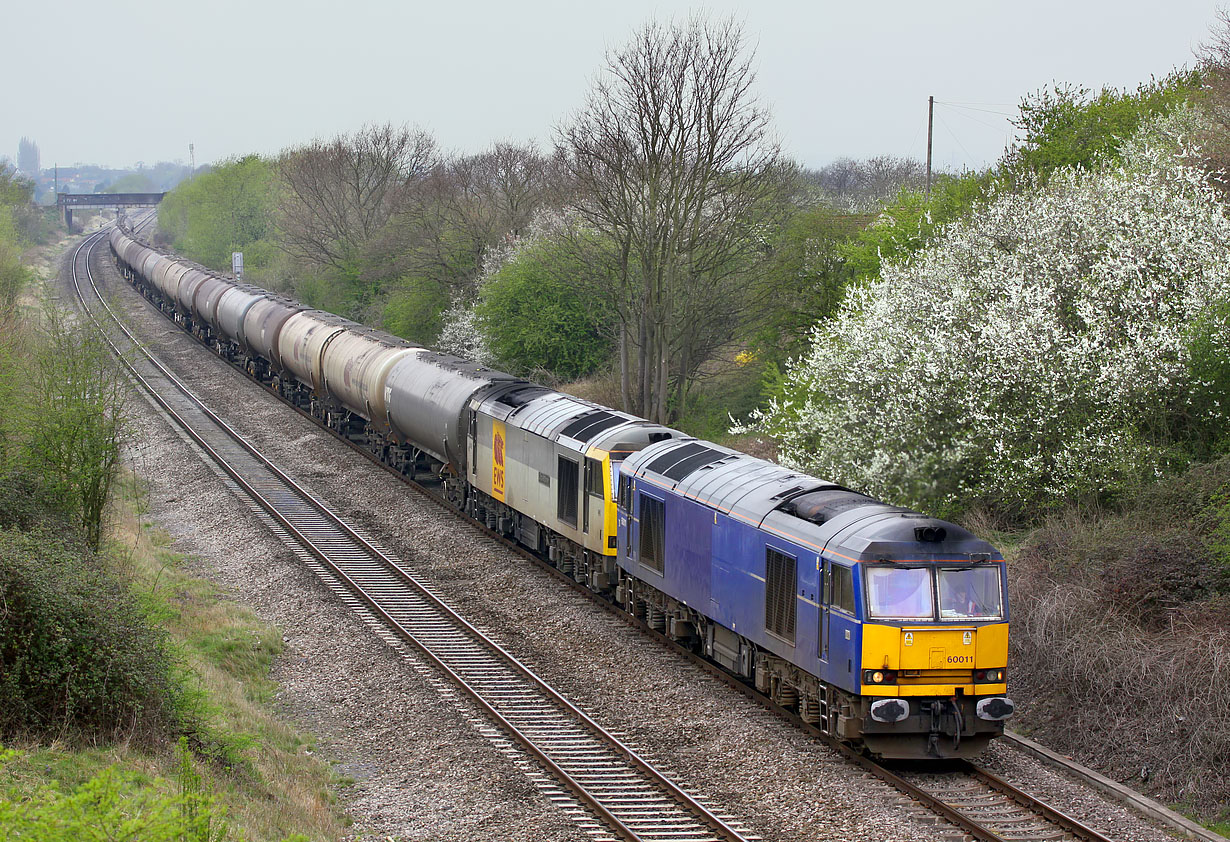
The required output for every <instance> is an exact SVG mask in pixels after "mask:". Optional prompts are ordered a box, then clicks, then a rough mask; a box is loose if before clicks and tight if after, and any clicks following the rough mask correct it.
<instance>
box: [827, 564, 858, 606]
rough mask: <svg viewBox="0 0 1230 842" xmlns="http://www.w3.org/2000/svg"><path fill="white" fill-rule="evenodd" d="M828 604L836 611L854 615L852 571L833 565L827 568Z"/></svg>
mask: <svg viewBox="0 0 1230 842" xmlns="http://www.w3.org/2000/svg"><path fill="white" fill-rule="evenodd" d="M829 570H830V572H831V575H830V577H829V580H830V581H829V603H830V604H831V605H832V606H833V607H834V608H837V609H840V610H842V611H847V612H849V613H851V614H853V613H854V571H852V570H851V569H850V568H849V567H842V566H841V565H840V564H834V565H831V566H830V567H829Z"/></svg>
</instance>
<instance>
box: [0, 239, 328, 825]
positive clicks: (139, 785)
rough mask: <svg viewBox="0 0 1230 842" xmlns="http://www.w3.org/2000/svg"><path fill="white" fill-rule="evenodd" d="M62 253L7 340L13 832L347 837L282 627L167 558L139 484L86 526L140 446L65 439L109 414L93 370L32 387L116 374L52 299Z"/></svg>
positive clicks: (3, 625) (7, 769) (5, 525)
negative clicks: (77, 387)
mask: <svg viewBox="0 0 1230 842" xmlns="http://www.w3.org/2000/svg"><path fill="white" fill-rule="evenodd" d="M67 242H69V241H68V240H62V241H61V242H59V243H55V242H52V243H49V244H48V245H46V246H44V247H41V248H39V249H36V250H32V251H30V252H28V253H27V254H26V256H25V261H26V265H27V266H28V267H30V270H31V272H32V274H33V277H34V279H42V278H46V279H48V282H47V284H46V286H45V288H42V287H41V285H40V284H33V283H32V284H30V285H29V286H27V287H26V289H25V290H23V292H22V294H21V295H20V296H18V297H16V299H15V300H14V302H13V304H14V306H13V307H12V308H11V309H7V310H6V311H5V312H4V314H3V317H4V330H3V331H0V384H2V389H0V391H2V392H3V395H4V399H5V407H6V413H5V415H4V419H3V423H4V429H3V434H4V435H3V436H2V437H0V441H2V442H3V447H0V456H2V457H3V459H2V460H0V468H2V469H3V481H2V482H0V605H2V606H3V610H2V611H0V676H3V678H2V679H0V699H2V702H3V704H2V705H0V708H2V710H3V713H2V714H0V836H3V837H4V838H19V839H45V840H60V839H65V840H67V839H82V838H104V837H105V838H113V837H112V836H107V834H108V833H111V832H114V833H116V834H118V833H119V832H120V828H121V826H123V828H124V832H125V833H127V834H129V835H128V836H125V837H124V838H143V839H155V838H177V839H181V838H182V839H194V840H195V839H210V840H214V839H223V838H239V837H240V836H242V838H247V839H268V840H275V839H278V840H280V839H304V838H337V837H339V836H341V835H343V834H344V833H345V832H346V828H347V824H348V822H349V819H348V818H347V817H346V816H345V815H344V814H343V813H342V811H341V810H340V809H339V808H338V807H337V806H336V802H337V796H336V792H337V789H338V787H339V786H340V785H342V784H344V783H345V780H344V779H343V778H341V777H339V774H338V773H337V772H336V771H335V770H334V769H333V768H332V767H331V766H329V765H328V764H326V763H324V762H322V761H321V760H320V759H318V758H317V757H316V756H315V755H314V752H313V744H312V739H311V737H309V736H307V735H305V734H303V733H300V732H297V731H296V730H295V729H293V728H291V727H290V726H288V725H287V724H285V722H284V721H283V720H282V719H279V717H278V715H277V710H276V706H275V702H276V699H275V693H276V686H275V685H274V683H273V682H272V681H271V679H270V669H271V666H272V665H273V663H274V659H275V657H277V656H278V655H279V653H281V652H282V651H283V650H284V643H283V640H282V634H281V632H280V631H278V630H277V629H276V628H275V627H274V626H272V625H270V624H268V623H264V622H261V621H260V620H258V619H257V617H256V615H255V614H254V613H253V612H252V611H251V610H249V609H246V608H243V607H241V606H240V605H239V604H238V603H236V602H235V601H233V600H232V599H229V598H228V597H227V594H225V593H224V592H223V590H222V589H221V588H219V587H218V586H217V585H215V584H213V583H211V582H209V581H207V580H205V579H203V578H201V577H200V576H199V575H196V574H194V573H193V566H194V560H193V559H191V558H190V557H187V556H185V555H182V554H181V553H179V552H174V551H172V550H171V549H169V548H168V546H167V545H168V543H169V538H168V536H167V533H166V532H165V531H162V530H160V529H158V528H157V527H155V526H154V525H153V523H152V522H151V520H150V519H149V517H148V506H147V502H148V501H147V498H146V495H145V486H144V484H143V483H142V482H141V481H140V480H138V479H137V477H136V475H135V474H133V473H132V472H130V471H118V470H113V471H112V472H110V473H109V478H108V480H107V486H108V487H107V492H108V493H107V494H106V497H108V498H109V500H110V502H109V504H108V505H107V506H106V508H105V509H104V510H103V511H102V512H100V516H99V517H98V518H97V526H96V532H97V539H96V540H94V539H93V538H92V534H91V530H90V529H89V528H87V527H86V526H85V525H84V524H83V517H86V518H88V515H89V512H88V511H86V509H87V508H88V507H84V506H83V505H82V504H81V502H82V499H83V494H84V492H83V488H82V486H83V480H88V479H89V478H90V477H91V476H92V475H94V472H96V469H98V468H99V467H100V462H106V461H107V460H108V459H109V458H110V457H109V456H108V455H107V453H106V451H107V447H102V448H101V449H99V447H98V446H99V445H100V443H101V444H104V445H107V446H108V447H109V446H114V448H115V450H114V451H113V452H111V456H114V455H118V454H119V453H120V452H121V451H125V450H126V451H127V452H128V454H129V456H130V457H131V453H132V450H131V447H132V445H133V442H134V441H136V440H138V439H139V435H135V431H134V430H133V429H132V428H130V427H128V426H126V425H125V424H124V423H120V424H118V426H116V427H111V426H109V425H107V424H103V425H101V427H96V428H95V429H94V430H93V433H94V434H95V435H93V436H92V437H91V436H88V435H84V434H82V435H78V436H77V437H76V438H73V437H71V436H66V435H65V431H64V430H62V429H60V427H61V426H62V425H63V424H64V423H65V422H66V421H72V422H74V423H76V422H81V421H82V419H83V417H86V416H89V415H90V412H89V411H88V410H92V409H99V405H98V404H97V403H93V404H91V403H89V402H86V403H84V404H83V403H81V397H82V396H81V395H79V394H77V395H74V392H73V389H72V386H73V383H74V382H78V383H82V382H86V381H85V380H83V379H82V378H81V377H80V376H78V377H75V378H68V379H66V380H65V381H64V384H63V385H64V389H63V393H60V392H56V391H54V390H50V391H47V390H45V391H44V392H43V393H42V394H41V395H34V394H31V391H30V390H31V389H32V388H34V387H35V386H37V385H40V384H41V385H44V386H45V385H46V383H47V380H48V377H45V376H44V375H47V374H49V373H54V372H55V371H59V370H60V368H59V367H63V366H64V365H66V364H70V363H71V364H72V365H74V366H75V368H74V369H73V371H74V372H75V373H76V374H77V375H82V374H83V373H85V372H87V371H90V372H92V373H93V379H92V380H90V381H89V382H91V383H94V384H97V383H101V382H106V381H107V375H108V368H107V365H106V364H105V361H104V360H103V359H102V358H100V357H97V356H92V351H93V350H94V349H93V348H92V346H91V345H90V344H89V341H88V340H87V338H86V337H85V336H84V335H83V334H82V333H80V332H79V331H78V327H79V326H76V325H74V324H73V323H72V320H71V319H65V320H64V321H63V322H62V323H61V322H57V321H55V320H56V319H59V318H60V316H52V315H51V311H50V310H48V309H46V308H45V307H44V305H43V304H42V301H43V299H44V298H54V297H55V287H54V286H53V285H52V284H51V283H50V278H54V277H55V274H56V269H55V267H56V266H57V264H58V263H59V261H58V259H56V258H54V257H53V256H52V252H54V251H57V250H59V251H62V250H63V247H64V246H65V245H66V244H67ZM48 320H51V322H50V323H49V321H48ZM49 327H54V328H56V330H55V334H56V335H55V336H51V335H49V330H48V329H49ZM49 358H50V359H49ZM74 397H75V398H76V399H77V401H76V402H74V401H73V400H71V399H73V398H74ZM53 399H54V400H53ZM104 409H105V412H103V413H102V415H103V417H104V418H106V417H110V413H111V412H112V411H116V410H122V407H121V406H119V405H110V406H107V407H105V408H104ZM122 414H123V413H122V412H117V416H116V417H117V418H118V416H119V415H122ZM88 426H89V425H88V424H76V427H77V429H79V430H80V429H84V428H86V427H88ZM99 433H102V434H104V435H103V436H102V437H101V438H100V437H99V435H97V434H99ZM57 444H58V445H62V447H61V448H60V449H59V450H57V449H55V447H54V446H55V445H57ZM91 447H93V448H94V449H91ZM57 454H58V455H59V456H60V457H62V458H60V459H58V460H57V459H56V458H54V457H55V456H56V455H57ZM114 838H118V836H115V837H114Z"/></svg>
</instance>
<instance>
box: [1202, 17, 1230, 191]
mask: <svg viewBox="0 0 1230 842" xmlns="http://www.w3.org/2000/svg"><path fill="white" fill-rule="evenodd" d="M1209 34H1210V38H1209V40H1208V41H1205V42H1203V43H1202V44H1201V45H1200V48H1201V49H1200V52H1199V54H1198V55H1199V57H1200V73H1201V75H1202V77H1203V97H1202V98H1201V104H1202V105H1203V106H1204V111H1205V113H1206V114H1207V115H1208V116H1209V122H1210V124H1211V125H1210V126H1209V128H1208V129H1207V130H1205V131H1203V132H1202V133H1201V135H1202V136H1201V137H1199V138H1197V145H1198V148H1199V149H1200V150H1201V155H1200V157H1201V158H1202V163H1203V165H1204V167H1205V169H1206V171H1208V173H1209V181H1210V183H1211V184H1212V185H1213V186H1214V187H1216V188H1218V189H1219V190H1221V191H1222V192H1224V193H1227V194H1230V10H1227V9H1226V8H1219V9H1218V10H1217V22H1216V23H1215V24H1213V25H1212V26H1210V27H1209Z"/></svg>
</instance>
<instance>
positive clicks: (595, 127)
mask: <svg viewBox="0 0 1230 842" xmlns="http://www.w3.org/2000/svg"><path fill="white" fill-rule="evenodd" d="M745 47H746V45H745V39H744V36H743V32H742V30H741V29H740V27H739V26H738V25H737V24H735V23H734V22H733V21H731V20H726V21H724V22H721V23H710V22H707V21H704V20H701V19H693V20H692V21H690V22H689V23H688V24H687V25H684V26H680V25H670V26H666V25H662V24H656V23H654V24H649V25H647V26H645V27H644V28H642V29H641V30H640V31H638V32H637V33H636V34H635V35H634V36H633V38H632V40H631V42H630V43H629V44H628V45H627V46H625V47H624V48H622V49H620V50H617V51H613V52H611V53H608V55H607V62H606V68H605V71H606V72H605V74H604V75H603V77H602V78H600V79H599V80H598V81H596V82H595V84H594V87H593V89H592V90H591V92H590V94H589V98H588V101H587V102H586V104H585V106H584V107H583V108H582V110H581V112H580V113H579V114H577V115H576V117H575V118H574V119H573V121H572V122H571V124H569V125H568V126H566V127H565V128H563V129H562V130H561V131H560V145H561V146H562V147H563V148H564V149H565V150H566V152H567V161H568V163H569V166H570V169H571V174H572V177H573V179H574V180H575V182H576V187H577V193H576V195H575V198H574V200H573V202H572V205H573V208H574V209H575V211H576V212H578V213H579V214H580V215H581V217H582V218H583V219H585V220H586V222H587V223H588V224H589V225H590V226H592V227H593V228H594V229H596V230H598V231H599V232H601V233H602V234H603V235H604V236H605V237H606V238H607V239H608V240H609V242H610V243H612V244H613V250H612V254H611V255H610V258H611V261H612V264H613V268H614V275H615V277H616V280H617V283H616V284H615V285H614V286H613V287H611V288H609V290H607V297H606V304H607V306H609V307H611V308H612V310H613V311H614V312H615V314H616V315H617V318H618V322H619V325H620V335H619V349H620V375H621V378H620V379H621V394H622V396H623V402H624V406H625V407H626V408H628V409H636V410H639V411H640V412H642V413H643V414H645V415H646V416H647V417H649V418H652V419H655V420H659V421H666V420H667V418H668V414H669V409H670V407H671V405H672V404H674V406H676V407H677V406H678V405H679V403H680V402H681V401H682V400H683V399H684V398H685V397H686V394H687V390H688V387H689V385H690V384H691V383H692V382H693V381H694V379H695V377H696V375H697V372H698V371H699V370H700V367H701V366H702V365H703V364H704V363H705V361H706V360H707V359H708V357H709V355H710V354H711V353H712V352H713V350H714V349H715V348H717V347H719V346H720V345H722V344H723V343H725V342H728V341H730V339H731V338H732V337H733V335H734V331H735V330H737V328H738V325H739V324H740V321H741V319H742V317H743V315H744V314H745V311H746V308H747V306H748V303H749V300H748V291H749V290H750V289H752V288H753V285H751V284H748V283H746V282H745V280H744V279H743V278H741V276H740V273H741V271H742V270H743V269H744V268H745V267H746V264H747V260H748V259H749V258H750V257H751V256H753V255H754V254H755V253H756V252H757V249H758V248H759V244H758V240H757V237H756V236H755V230H756V225H757V223H758V222H760V221H762V217H761V213H762V209H763V208H765V207H769V206H772V205H773V204H774V203H773V202H769V201H766V200H767V199H768V198H769V197H770V195H771V194H773V193H774V192H776V191H777V190H779V189H780V187H781V184H782V181H783V179H782V175H783V170H784V169H786V167H785V165H784V164H783V162H782V158H781V153H780V150H779V148H778V145H777V144H776V142H775V141H774V139H773V138H772V137H771V136H770V132H769V116H768V113H767V111H765V110H764V109H763V108H762V107H761V106H760V105H759V104H758V103H757V101H756V99H755V97H754V96H753V94H752V84H753V81H754V78H755V74H754V72H753V70H752V67H751V59H750V55H749V51H748V50H746V49H745ZM634 354H635V356H634ZM634 378H635V379H636V380H637V381H638V382H637V383H636V386H635V387H634V382H633V381H634Z"/></svg>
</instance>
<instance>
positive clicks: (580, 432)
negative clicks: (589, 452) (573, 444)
mask: <svg viewBox="0 0 1230 842" xmlns="http://www.w3.org/2000/svg"><path fill="white" fill-rule="evenodd" d="M627 420H628V419H626V418H621V417H620V416H618V415H616V414H615V413H613V412H607V411H606V410H602V409H595V410H592V411H590V412H586V413H585V414H584V415H580V416H578V417H577V418H574V419H573V420H572V421H571V422H569V424H568V426H567V427H565V428H564V429H562V430H560V431H559V434H560V435H561V436H568V437H569V438H572V439H576V440H577V441H588V440H589V439H592V438H593V437H594V436H596V435H598V434H599V433H601V432H602V431H603V430H609V429H610V428H611V427H614V426H616V425H618V424H622V423H624V422H625V421H627Z"/></svg>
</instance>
